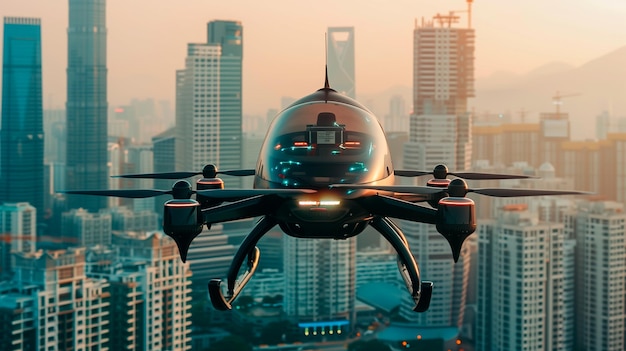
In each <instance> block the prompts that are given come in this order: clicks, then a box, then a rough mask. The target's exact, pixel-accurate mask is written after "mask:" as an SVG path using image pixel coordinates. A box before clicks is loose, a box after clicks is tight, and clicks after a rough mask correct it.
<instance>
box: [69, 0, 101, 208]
mask: <svg viewBox="0 0 626 351" xmlns="http://www.w3.org/2000/svg"><path fill="white" fill-rule="evenodd" d="M105 14H106V0H70V1H69V27H68V29H67V37H68V42H67V103H66V111H67V158H66V163H67V178H66V185H67V189H68V190H78V189H80V190H91V189H107V187H108V177H107V176H108V172H107V108H108V102H107V66H106V49H107V47H106V38H107V29H106V17H105ZM106 204H107V199H106V198H104V197H99V196H76V195H72V196H70V197H69V207H70V208H78V207H82V208H85V209H87V210H89V211H91V212H98V210H100V209H102V208H105V207H106Z"/></svg>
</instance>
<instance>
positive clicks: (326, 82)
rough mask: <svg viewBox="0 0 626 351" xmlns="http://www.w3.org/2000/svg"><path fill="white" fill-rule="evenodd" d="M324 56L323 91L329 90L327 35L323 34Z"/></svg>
mask: <svg viewBox="0 0 626 351" xmlns="http://www.w3.org/2000/svg"><path fill="white" fill-rule="evenodd" d="M324 51H325V52H324V54H325V57H324V59H325V61H326V62H325V63H324V66H325V68H326V79H325V80H324V89H329V88H330V84H328V33H324Z"/></svg>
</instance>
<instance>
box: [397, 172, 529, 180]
mask: <svg viewBox="0 0 626 351" xmlns="http://www.w3.org/2000/svg"><path fill="white" fill-rule="evenodd" d="M433 173H434V172H425V171H407V170H395V171H394V172H393V174H395V175H397V176H400V177H420V176H423V175H428V174H433ZM445 175H453V176H456V177H459V178H463V179H469V180H487V179H527V178H535V177H532V176H526V175H514V174H497V173H475V172H454V173H453V172H448V173H445Z"/></svg>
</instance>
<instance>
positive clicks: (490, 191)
mask: <svg viewBox="0 0 626 351" xmlns="http://www.w3.org/2000/svg"><path fill="white" fill-rule="evenodd" d="M468 192H473V193H476V194H481V195H487V196H495V197H518V196H542V195H593V193H589V192H585V191H573V190H541V189H504V188H483V189H469V190H468Z"/></svg>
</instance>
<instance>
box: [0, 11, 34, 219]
mask: <svg viewBox="0 0 626 351" xmlns="http://www.w3.org/2000/svg"><path fill="white" fill-rule="evenodd" d="M42 105H43V103H42V79H41V21H40V20H39V19H38V18H22V17H5V18H4V38H3V57H2V125H1V126H0V155H1V157H0V203H2V202H29V203H30V204H31V205H32V206H34V207H35V208H36V209H37V214H38V217H39V218H42V216H43V213H44V209H43V182H44V170H43V146H44V136H43V106H42Z"/></svg>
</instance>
